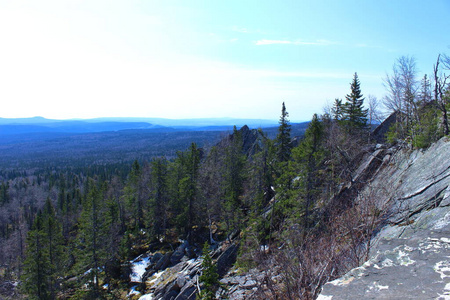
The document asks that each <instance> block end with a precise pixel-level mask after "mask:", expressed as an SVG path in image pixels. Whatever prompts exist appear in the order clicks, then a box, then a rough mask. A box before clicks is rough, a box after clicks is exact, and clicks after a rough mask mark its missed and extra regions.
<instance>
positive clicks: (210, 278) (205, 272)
mask: <svg viewBox="0 0 450 300" xmlns="http://www.w3.org/2000/svg"><path fill="white" fill-rule="evenodd" d="M199 281H200V283H201V285H202V291H201V292H200V293H199V295H198V296H199V298H200V299H202V300H214V299H216V291H217V288H218V287H219V274H217V269H216V266H215V265H214V263H213V261H212V258H211V256H210V255H209V245H208V243H207V242H205V244H204V245H203V262H202V275H200V278H199Z"/></svg>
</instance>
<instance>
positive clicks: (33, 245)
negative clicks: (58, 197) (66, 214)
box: [21, 211, 52, 300]
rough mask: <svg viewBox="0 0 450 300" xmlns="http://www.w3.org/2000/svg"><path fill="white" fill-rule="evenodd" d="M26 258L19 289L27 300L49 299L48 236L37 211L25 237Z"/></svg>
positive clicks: (40, 213)
mask: <svg viewBox="0 0 450 300" xmlns="http://www.w3.org/2000/svg"><path fill="white" fill-rule="evenodd" d="M26 241H27V250H26V258H25V261H24V266H23V275H22V278H21V279H22V285H21V288H22V290H23V291H24V293H25V294H28V295H29V299H39V300H44V299H51V298H52V297H51V287H50V285H51V273H52V267H51V264H50V254H49V249H48V247H47V246H46V245H47V243H48V236H47V234H46V232H45V227H44V220H43V217H42V212H41V211H39V212H38V214H37V216H36V218H35V220H34V222H33V226H32V228H31V230H30V231H29V232H28V235H27V239H26Z"/></svg>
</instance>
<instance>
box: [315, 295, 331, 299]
mask: <svg viewBox="0 0 450 300" xmlns="http://www.w3.org/2000/svg"><path fill="white" fill-rule="evenodd" d="M331 299H333V296H327V295H319V297H317V300H331Z"/></svg>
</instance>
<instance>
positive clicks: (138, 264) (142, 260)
mask: <svg viewBox="0 0 450 300" xmlns="http://www.w3.org/2000/svg"><path fill="white" fill-rule="evenodd" d="M130 263H131V275H130V281H131V282H142V276H143V275H144V273H145V268H147V267H148V265H149V264H150V257H147V256H145V257H143V256H138V257H137V258H136V259H134V260H132V261H131V262H130Z"/></svg>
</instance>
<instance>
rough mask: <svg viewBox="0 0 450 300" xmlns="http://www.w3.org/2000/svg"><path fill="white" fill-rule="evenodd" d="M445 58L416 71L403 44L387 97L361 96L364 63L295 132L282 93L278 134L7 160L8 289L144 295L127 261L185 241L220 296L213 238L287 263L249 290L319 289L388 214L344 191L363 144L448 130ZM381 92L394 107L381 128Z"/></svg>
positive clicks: (206, 294) (358, 258) (2, 173)
mask: <svg viewBox="0 0 450 300" xmlns="http://www.w3.org/2000/svg"><path fill="white" fill-rule="evenodd" d="M449 68H450V60H449V59H448V57H446V56H440V57H438V59H437V62H436V64H435V66H434V69H433V74H432V75H431V76H428V77H427V76H426V75H425V76H424V77H423V78H422V79H418V78H417V73H418V72H417V70H416V69H415V61H414V59H413V58H411V57H401V58H399V59H398V60H397V61H396V62H395V64H394V67H393V71H392V74H389V75H387V77H386V79H385V85H386V90H387V91H386V92H387V94H386V96H385V97H384V98H383V101H381V100H380V101H378V100H377V99H374V97H364V95H363V91H362V88H361V86H360V80H359V78H358V75H357V73H355V74H354V77H353V79H351V82H350V89H349V93H348V94H347V95H346V96H345V99H339V98H337V99H336V100H335V101H334V103H333V105H332V106H331V107H329V108H327V109H325V112H323V113H322V114H320V115H319V114H315V115H314V116H312V120H311V121H310V122H309V125H308V128H307V129H306V131H305V132H304V134H303V135H302V136H301V137H298V138H294V136H293V135H292V133H291V124H290V121H289V114H288V107H286V106H285V104H284V103H283V104H282V107H281V116H280V119H279V127H278V132H277V136H276V137H275V138H270V137H268V135H267V133H266V132H264V130H261V129H259V130H257V129H250V128H248V127H247V126H243V127H242V128H240V129H238V128H236V127H235V128H234V130H233V132H231V133H230V134H227V135H224V137H223V138H222V139H221V140H220V141H219V142H218V143H216V144H215V145H214V146H212V147H205V148H204V147H199V146H198V145H197V143H195V142H192V143H191V144H190V146H189V147H188V148H187V149H185V150H184V151H177V152H176V153H171V154H170V155H158V156H153V157H152V158H151V159H149V160H135V161H134V162H133V163H130V164H123V163H122V164H114V163H111V164H108V163H105V164H101V165H92V166H86V167H84V166H77V167H73V166H70V163H68V164H67V166H65V167H64V166H59V167H58V168H55V167H47V168H46V167H45V166H41V167H36V168H30V169H28V168H25V167H23V168H20V167H17V168H15V167H11V166H10V167H8V168H4V169H2V170H0V283H1V290H0V298H1V297H6V299H20V298H24V299H126V298H127V297H128V298H132V297H135V298H136V299H139V297H138V296H133V295H129V293H128V292H129V289H130V275H131V273H132V270H131V261H132V260H133V259H134V258H136V257H138V256H139V255H141V254H143V253H146V252H149V251H151V252H156V251H160V252H161V253H165V252H169V251H173V249H175V248H177V247H178V246H179V245H180V244H182V243H187V245H188V246H187V249H188V250H187V252H189V256H190V257H191V258H194V257H200V256H201V255H203V256H204V260H203V262H204V263H203V269H204V272H203V275H202V276H200V279H199V289H202V291H201V292H198V293H197V294H198V295H197V297H199V298H202V299H215V297H216V295H217V293H216V292H217V291H218V290H219V289H223V290H226V289H225V288H224V287H223V286H222V285H221V284H220V283H219V281H218V279H219V277H218V274H217V272H216V270H215V269H214V266H213V261H212V259H211V257H209V256H208V251H207V250H208V249H210V247H211V249H213V248H214V245H217V244H218V243H228V244H235V245H237V247H238V249H239V250H238V254H237V258H236V260H235V262H234V268H236V269H237V270H239V272H242V273H245V272H248V271H249V270H257V272H259V273H260V274H265V273H268V272H269V271H273V270H276V272H277V274H278V275H279V276H278V277H277V278H276V280H275V279H273V277H270V276H267V277H266V278H265V279H264V283H261V285H259V287H260V289H258V291H257V292H256V293H255V294H254V296H253V297H254V298H258V297H259V298H261V299H265V298H270V299H314V298H315V297H317V295H318V293H319V292H320V289H321V286H322V285H323V284H324V283H325V282H327V281H329V280H331V279H334V278H336V277H337V276H339V275H342V274H343V273H345V272H346V271H347V270H349V269H350V268H353V267H355V266H358V265H360V264H361V263H363V262H364V261H365V260H366V259H367V255H368V250H369V248H370V240H371V237H372V236H373V234H374V233H375V232H376V231H377V229H378V228H379V226H381V224H383V222H385V220H386V218H387V213H388V212H387V211H384V210H383V209H380V207H378V206H376V205H375V203H374V201H367V202H366V205H358V204H357V203H355V201H354V199H355V196H356V194H357V193H358V190H357V189H348V191H347V192H345V189H346V186H347V185H348V184H349V183H351V184H352V185H353V186H358V183H360V182H363V181H364V180H365V179H364V178H363V177H358V178H356V177H354V176H353V175H354V173H355V171H356V169H357V168H358V166H359V162H360V161H361V158H362V156H363V155H364V153H367V152H368V151H371V150H372V149H374V147H375V144H377V143H388V144H399V145H402V147H403V146H404V147H412V148H426V147H428V146H429V145H430V144H431V143H433V142H435V141H437V140H438V139H440V138H441V137H443V136H445V135H448V134H449V125H448V110H449V109H450V100H449V99H450V89H449V82H448V78H449V76H448V75H445V73H444V72H445V71H446V70H448V69H449ZM382 102H383V104H384V105H385V107H386V110H387V111H388V112H389V114H390V117H389V118H388V119H387V120H386V121H385V122H384V123H383V124H384V126H383V127H379V128H381V129H377V130H376V131H375V132H373V131H372V130H371V129H372V125H373V124H375V123H377V122H379V121H382V119H381V117H380V116H379V107H378V108H377V105H380V106H381V104H382ZM291 114H295V112H291ZM131 143H132V142H130V145H127V146H129V147H132V145H131ZM17 164H19V163H17ZM366 196H367V197H368V198H370V195H366ZM369 200H370V199H369ZM367 203H368V204H367ZM205 243H206V246H205ZM202 249H204V250H203V251H202ZM205 252H206V253H205ZM205 274H206V275H205ZM9 285H10V288H8V287H9ZM140 289H141V292H142V294H144V293H145V285H144V286H141V287H140ZM2 293H4V294H2ZM225 293H226V292H225ZM3 295H4V296H3ZM8 297H9V298H8ZM224 297H226V296H224Z"/></svg>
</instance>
